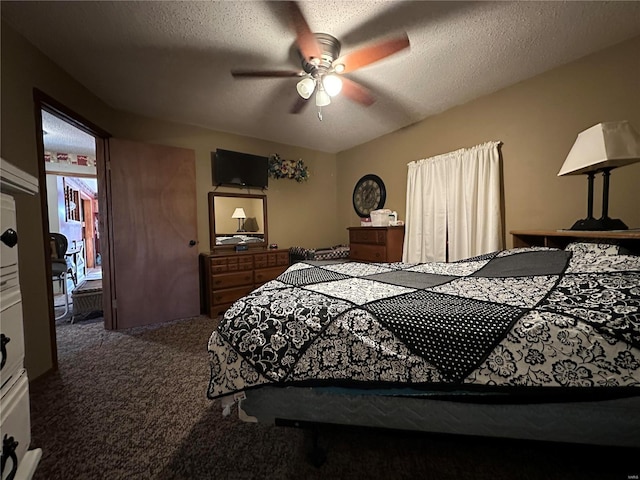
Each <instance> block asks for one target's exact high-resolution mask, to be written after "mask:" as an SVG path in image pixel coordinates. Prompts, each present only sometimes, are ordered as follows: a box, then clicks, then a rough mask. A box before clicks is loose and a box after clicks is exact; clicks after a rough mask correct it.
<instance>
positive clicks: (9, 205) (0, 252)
mask: <svg viewBox="0 0 640 480" xmlns="http://www.w3.org/2000/svg"><path fill="white" fill-rule="evenodd" d="M0 195H1V197H0V203H1V206H2V210H1V211H0V213H1V214H0V234H3V233H5V232H7V231H8V230H14V231H15V230H16V209H15V203H14V201H13V197H11V196H9V195H7V194H6V193H2V194H0ZM17 270H18V247H17V246H14V247H9V246H8V245H6V244H5V243H4V242H0V275H3V276H4V275H6V274H7V273H9V272H11V271H17Z"/></svg>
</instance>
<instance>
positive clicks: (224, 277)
mask: <svg viewBox="0 0 640 480" xmlns="http://www.w3.org/2000/svg"><path fill="white" fill-rule="evenodd" d="M252 284H253V272H252V271H248V272H237V273H221V274H216V275H211V287H212V288H213V289H215V290H217V289H218V288H230V287H239V286H241V285H252Z"/></svg>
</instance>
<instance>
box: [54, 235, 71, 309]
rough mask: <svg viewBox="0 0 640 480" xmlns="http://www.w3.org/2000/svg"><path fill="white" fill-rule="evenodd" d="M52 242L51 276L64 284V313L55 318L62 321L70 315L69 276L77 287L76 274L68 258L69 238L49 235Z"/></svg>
mask: <svg viewBox="0 0 640 480" xmlns="http://www.w3.org/2000/svg"><path fill="white" fill-rule="evenodd" d="M49 239H50V241H51V274H52V277H53V278H54V279H55V280H58V281H59V282H61V283H62V291H63V292H64V300H65V305H64V313H62V315H59V316H57V317H55V319H56V320H60V319H61V318H63V317H64V316H66V315H67V314H68V313H69V292H68V290H67V275H69V274H71V279H72V281H73V285H74V287H75V285H76V274H75V269H74V265H73V262H72V261H71V259H70V258H69V257H67V255H66V253H67V247H68V246H69V241H68V240H67V237H65V236H64V235H62V234H61V233H49Z"/></svg>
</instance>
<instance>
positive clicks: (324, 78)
mask: <svg viewBox="0 0 640 480" xmlns="http://www.w3.org/2000/svg"><path fill="white" fill-rule="evenodd" d="M286 3H287V9H288V13H289V17H290V25H291V27H292V29H293V30H294V31H295V35H296V47H297V50H298V53H299V55H300V60H301V66H302V70H232V71H231V74H232V75H233V77H234V78H259V77H263V78H264V77H298V78H300V80H299V81H298V83H297V85H296V89H297V91H298V95H299V96H298V99H297V101H296V103H295V104H294V105H293V107H292V108H291V110H290V113H300V112H301V111H302V109H303V108H304V107H305V106H306V105H307V103H308V100H309V98H311V96H312V95H313V94H314V93H315V104H316V106H317V107H318V118H319V119H320V120H322V110H321V108H322V107H324V106H326V105H329V104H330V103H331V97H333V96H336V95H338V94H339V93H342V94H343V95H345V96H346V97H347V98H349V99H351V100H353V101H355V102H357V103H359V104H361V105H365V106H369V105H371V104H372V103H373V102H375V98H374V96H373V94H372V93H371V92H370V91H369V89H367V88H366V87H364V86H363V85H361V84H359V83H357V82H355V81H353V80H350V79H349V78H347V77H345V76H344V75H343V74H345V73H349V72H353V71H355V70H357V69H359V68H362V67H365V66H367V65H370V64H372V63H374V62H377V61H379V60H382V59H383V58H386V57H388V56H390V55H393V54H394V53H396V52H399V51H400V50H403V49H405V48H407V47H409V37H408V36H407V34H406V33H403V34H401V35H399V36H397V37H395V38H391V39H387V40H383V41H380V42H378V43H374V44H372V45H368V46H365V47H363V48H360V49H358V50H356V51H354V52H350V53H347V54H346V55H343V56H340V47H341V45H340V41H339V40H338V39H337V38H335V37H333V36H332V35H329V34H327V33H313V32H312V31H311V29H310V28H309V24H308V23H307V21H306V19H305V18H304V15H303V14H302V11H301V10H300V6H299V5H298V2H286Z"/></svg>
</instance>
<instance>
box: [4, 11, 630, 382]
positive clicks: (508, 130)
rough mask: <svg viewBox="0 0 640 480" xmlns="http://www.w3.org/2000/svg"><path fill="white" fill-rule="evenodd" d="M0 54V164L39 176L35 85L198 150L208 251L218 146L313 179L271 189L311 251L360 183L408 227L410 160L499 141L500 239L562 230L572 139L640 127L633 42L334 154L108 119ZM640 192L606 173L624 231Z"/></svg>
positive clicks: (24, 260) (36, 352)
mask: <svg viewBox="0 0 640 480" xmlns="http://www.w3.org/2000/svg"><path fill="white" fill-rule="evenodd" d="M0 45H1V48H2V52H1V56H0V58H1V62H2V65H1V73H2V82H1V88H2V98H1V102H2V116H1V121H2V124H1V129H2V130H1V134H2V137H1V140H2V144H1V149H2V150H1V154H2V157H3V158H5V159H7V160H9V161H11V162H12V163H14V164H16V165H17V166H18V167H20V168H22V169H24V170H26V171H27V172H29V173H31V174H33V175H37V172H38V163H37V162H38V159H37V154H36V140H35V128H36V126H35V120H34V111H33V110H34V109H33V93H32V89H33V88H34V87H37V88H39V89H40V90H42V91H44V92H45V93H46V94H48V95H49V96H51V97H53V98H55V99H56V100H57V101H59V102H61V103H62V104H64V105H66V106H67V107H68V108H70V109H72V110H74V111H75V112H77V113H78V114H80V115H82V116H83V117H85V118H87V119H88V120H90V121H91V122H93V123H94V124H96V125H98V126H100V127H102V128H103V129H105V130H107V131H109V132H110V133H111V134H113V135H114V136H118V137H122V138H127V139H132V140H137V141H144V142H149V143H158V144H165V145H173V146H179V147H186V148H191V149H194V150H195V152H196V175H197V201H198V203H197V208H198V212H197V214H198V217H197V218H198V239H199V242H200V245H199V250H200V251H201V252H203V251H206V250H208V248H209V246H208V245H209V239H208V228H209V227H208V214H207V193H208V192H209V191H213V187H212V185H211V163H210V162H211V160H210V152H211V151H213V150H215V149H216V148H225V149H230V150H239V151H243V152H247V153H254V154H259V155H268V154H269V153H273V152H277V153H279V154H280V155H281V156H282V157H283V158H287V159H297V158H303V159H304V161H305V163H307V164H308V166H309V170H310V173H311V179H310V180H309V182H307V183H297V182H295V181H292V180H270V182H269V183H270V185H269V190H268V192H267V197H268V221H269V241H270V242H272V243H278V244H279V245H280V246H281V247H288V246H291V245H302V246H307V247H318V246H325V245H327V244H335V243H339V242H346V241H347V234H346V227H347V226H350V225H357V224H358V219H357V217H356V215H355V213H354V212H353V208H352V206H351V193H352V190H353V186H354V184H355V182H356V180H357V179H358V178H359V177H360V176H361V175H364V174H366V173H377V174H378V175H380V176H381V177H382V178H383V179H384V181H385V183H386V185H387V194H388V196H387V204H386V206H387V207H389V208H392V209H394V210H397V211H398V213H399V214H400V218H401V219H404V212H405V189H406V164H407V163H408V162H410V161H412V160H417V159H420V158H425V157H429V156H432V155H435V154H438V153H443V152H447V151H451V150H455V149H457V148H460V147H465V146H473V145H476V144H479V143H482V142H484V141H486V140H501V141H502V142H504V146H503V150H502V151H503V156H504V189H505V199H506V211H505V218H506V228H507V230H509V229H513V228H561V227H567V226H569V225H571V224H572V223H573V221H574V220H576V219H577V218H579V217H583V216H584V211H585V208H586V180H585V179H584V178H583V177H575V178H574V177H566V178H557V177H556V173H557V172H558V170H559V168H560V166H561V164H562V162H563V160H564V158H565V156H566V154H567V152H568V151H569V149H570V147H571V145H572V143H573V141H574V139H575V137H576V135H577V133H578V132H580V131H582V130H584V129H585V128H587V127H589V126H591V125H593V124H595V123H598V122H601V121H606V120H617V119H627V120H630V121H631V122H632V124H633V125H634V126H635V127H636V128H637V129H640V108H639V107H640V98H639V95H640V89H639V88H638V78H640V65H639V63H640V60H639V58H638V57H637V55H634V54H635V53H636V52H637V51H639V50H640V37H639V38H636V39H634V40H632V41H629V42H625V43H623V44H621V45H619V46H616V47H613V48H610V49H608V50H607V51H605V52H602V53H598V54H595V55H592V56H590V57H587V58H585V59H583V60H580V61H578V62H574V63H572V64H569V65H567V66H564V67H561V68H558V69H555V70H553V71H550V72H547V73H545V74H543V75H540V76H538V77H536V78H534V79H531V80H528V81H525V82H522V83H520V84H518V85H515V86H513V87H510V88H507V89H504V90H502V91H500V92H497V93H495V94H493V95H489V96H486V97H483V98H481V99H478V100H475V101H473V102H470V103H468V104H465V105H462V106H460V107H457V108H454V109H451V110H449V111H447V112H445V113H443V114H441V115H437V116H434V117H431V118H428V119H426V120H424V121H422V122H419V123H417V124H416V125H413V126H411V127H408V128H405V129H403V130H400V131H398V132H395V133H392V134H390V135H386V136H384V137H381V138H379V139H377V140H374V141H372V142H369V143H367V144H365V145H362V146H359V147H356V148H354V149H351V150H349V151H345V152H342V153H340V154H338V155H337V156H336V155H332V154H326V153H321V152H316V151H311V150H307V149H302V148H297V147H292V146H285V145H280V144H275V143H272V142H266V141H262V140H257V139H252V138H247V137H242V136H237V135H231V134H226V133H220V132H213V131H210V130H206V129H202V128H195V127H190V126H186V125H179V124H174V123H169V122H162V121H157V120H152V119H148V118H144V117H140V116H137V115H131V114H126V113H123V112H118V111H114V110H112V109H111V108H109V107H108V106H106V105H105V104H104V103H103V102H101V101H100V100H99V99H98V98H96V97H95V96H94V95H92V94H91V92H89V91H88V90H86V89H85V88H84V87H82V86H81V85H80V84H79V83H77V82H76V81H75V80H73V79H72V78H71V77H70V76H68V75H67V74H66V73H65V72H63V71H62V70H61V69H60V68H58V67H57V66H56V65H55V64H53V63H52V62H51V61H49V60H48V59H47V58H46V57H44V56H43V55H42V54H40V53H39V52H38V51H37V50H35V49H34V48H33V47H32V46H31V45H30V44H28V43H27V42H26V41H25V40H24V39H23V38H22V37H20V36H19V35H17V34H16V33H15V32H14V31H13V30H12V29H11V28H10V27H8V26H7V25H6V24H5V23H2V39H1V44H0ZM426 88H428V87H426ZM639 184H640V165H633V166H629V167H624V168H621V169H619V170H615V171H614V172H613V174H612V194H611V203H610V213H611V216H613V217H620V218H622V219H623V220H624V221H625V222H627V224H628V225H629V226H631V227H640V209H639V208H638V203H639V202H638V196H637V193H636V191H637V187H638V185H639ZM218 191H232V192H238V190H236V189H222V188H220V189H218ZM18 210H19V215H18V229H19V231H20V237H21V242H20V264H21V278H20V283H21V286H22V289H23V299H24V311H25V344H26V361H25V363H26V367H27V368H28V370H29V374H30V377H31V378H32V379H33V378H36V377H37V376H39V375H41V374H42V373H44V372H45V371H47V370H48V369H49V368H50V366H51V351H50V346H49V341H50V340H49V325H48V305H47V299H46V285H47V281H48V279H47V278H46V274H45V263H44V261H45V260H44V241H43V232H42V227H41V225H42V214H41V211H40V200H39V198H28V197H22V198H20V199H19V200H18ZM596 213H599V203H597V207H596ZM45 214H46V212H45Z"/></svg>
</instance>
